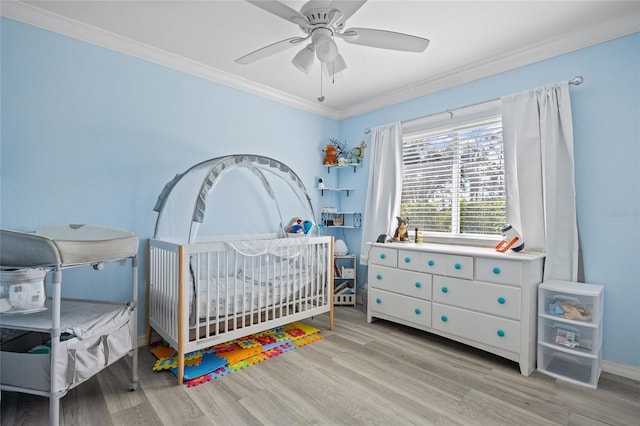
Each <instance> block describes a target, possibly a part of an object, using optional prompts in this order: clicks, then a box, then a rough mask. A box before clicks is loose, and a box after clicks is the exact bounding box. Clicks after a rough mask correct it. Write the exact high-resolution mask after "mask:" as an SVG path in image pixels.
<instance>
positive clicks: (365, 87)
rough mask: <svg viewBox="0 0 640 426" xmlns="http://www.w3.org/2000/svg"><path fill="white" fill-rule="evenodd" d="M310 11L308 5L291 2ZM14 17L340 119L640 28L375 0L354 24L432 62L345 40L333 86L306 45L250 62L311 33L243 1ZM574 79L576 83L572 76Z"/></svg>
mask: <svg viewBox="0 0 640 426" xmlns="http://www.w3.org/2000/svg"><path fill="white" fill-rule="evenodd" d="M283 3H285V4H286V5H288V6H289V7H291V8H293V9H296V10H299V9H300V7H301V6H302V5H303V4H304V3H305V1H302V0H296V1H284V2H283ZM1 8H2V9H1V11H2V15H4V16H7V17H10V18H13V19H16V20H19V21H23V22H27V23H30V24H33V25H36V26H40V27H43V28H46V29H49V30H53V31H56V32H59V33H62V34H66V35H70V36H72V37H76V38H79V39H83V40H86V41H89V42H92V43H95V44H98V45H102V46H104V47H107V48H110V49H114V50H118V51H122V52H124V53H126V54H130V55H135V56H138V57H141V58H143V59H145V60H150V61H153V62H157V63H161V64H163V65H167V66H170V67H172V68H176V69H179V70H182V71H186V72H189V73H191V74H194V75H198V76H201V77H204V78H208V79H211V80H214V81H218V82H221V83H223V84H227V85H230V86H232V87H237V88H240V89H242V90H247V91H250V92H252V93H257V94H259V95H260V96H265V97H269V98H273V99H276V100H278V101H280V102H284V103H286V104H289V105H293V106H295V107H298V108H302V109H305V110H308V111H312V112H314V113H317V114H320V115H323V116H326V117H330V118H333V119H344V118H348V117H351V116H354V115H357V114H361V113H364V112H368V111H371V110H374V109H378V108H381V107H383V106H386V105H390V104H393V103H397V102H401V101H404V100H407V99H411V98H414V97H417V96H422V95H425V94H428V93H432V92H434V91H437V90H442V89H444V88H447V87H452V86H455V85H458V84H461V83H464V82H467V81H472V80H475V79H478V78H482V77H485V76H488V75H492V74H495V73H498V72H502V71H506V70H509V69H513V68H516V67H519V66H522V65H526V64H529V63H532V62H536V61H539V60H542V59H546V58H549V57H553V56H556V55H560V54H563V53H567V52H570V51H574V50H577V49H580V48H583V47H587V46H591V45H593V44H596V43H600V42H603V41H607V40H610V39H613V38H616V37H620V36H623V35H627V34H631V33H634V32H638V31H640V2H639V1H453V0H449V1H382V0H369V1H368V2H367V3H366V4H365V5H364V6H362V8H361V9H360V10H358V11H357V12H356V13H355V14H354V15H353V16H352V17H351V18H349V19H348V21H347V23H346V26H345V27H346V28H349V27H365V28H375V29H383V30H390V31H396V32H403V33H408V34H412V35H417V36H420V37H424V38H428V39H429V40H430V41H431V43H430V45H429V47H428V48H427V49H426V51H425V52H423V53H419V54H418V53H406V52H396V51H389V50H383V49H376V48H371V47H365V46H357V45H353V44H347V43H345V42H343V41H342V40H337V41H336V43H337V44H338V48H339V51H340V53H341V54H342V56H343V57H344V59H345V61H346V62H347V65H348V68H347V69H346V70H345V71H343V72H342V73H340V74H338V75H337V76H336V78H335V81H334V82H332V81H330V80H327V79H326V77H325V80H324V81H323V95H324V96H325V100H324V102H322V103H319V102H318V101H317V98H318V97H319V96H320V66H319V65H317V64H316V66H314V69H313V70H312V71H311V73H310V74H309V75H306V74H303V73H301V72H300V71H298V70H297V69H296V68H294V67H293V65H292V64H291V59H292V58H293V56H294V55H295V54H296V53H297V51H298V50H300V48H301V47H302V46H303V45H304V44H303V45H300V47H295V48H293V49H289V50H287V51H285V52H281V53H278V54H276V55H274V56H271V57H269V58H266V59H263V60H260V61H257V62H254V63H251V64H248V65H239V64H236V63H235V62H234V60H235V59H237V58H238V57H240V56H243V55H245V54H247V53H249V52H251V51H254V50H256V49H258V48H261V47H263V46H266V45H268V44H271V43H274V42H277V41H280V40H283V39H285V38H289V37H294V36H302V35H303V33H302V31H301V30H300V28H298V27H297V26H296V25H294V24H292V23H290V22H288V21H286V20H284V19H282V18H280V17H277V16H274V15H272V14H270V13H268V12H266V11H264V10H262V9H260V8H258V7H256V6H254V5H252V4H249V3H247V2H245V1H242V0H232V1H211V0H209V1H206V0H204V1H203V0H200V1H167V0H164V1H152V0H144V1H113V0H111V1H95V0H74V1H55V0H48V1H5V0H3V1H2V4H1ZM571 77H573V76H567V78H571Z"/></svg>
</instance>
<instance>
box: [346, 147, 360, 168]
mask: <svg viewBox="0 0 640 426" xmlns="http://www.w3.org/2000/svg"><path fill="white" fill-rule="evenodd" d="M360 161H361V156H360V147H355V148H353V149H352V150H351V152H349V153H348V154H347V164H360Z"/></svg>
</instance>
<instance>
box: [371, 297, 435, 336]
mask: <svg viewBox="0 0 640 426" xmlns="http://www.w3.org/2000/svg"><path fill="white" fill-rule="evenodd" d="M368 308H369V310H370V311H371V314H372V316H374V317H375V316H376V315H375V313H376V312H378V313H381V314H386V315H390V316H393V317H395V318H398V319H401V320H404V321H409V322H412V323H415V324H418V325H420V326H422V327H431V302H429V301H427V300H421V299H416V298H414V297H408V296H403V295H401V294H397V293H391V292H388V291H384V290H378V289H376V288H372V289H371V290H369V305H368Z"/></svg>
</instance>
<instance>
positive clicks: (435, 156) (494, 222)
mask: <svg viewBox="0 0 640 426" xmlns="http://www.w3.org/2000/svg"><path fill="white" fill-rule="evenodd" d="M480 115H484V117H483V118H478V114H477V112H476V113H474V115H473V117H472V120H471V121H468V120H467V121H465V120H464V119H463V118H464V117H460V116H458V117H456V118H457V119H456V120H455V122H456V124H454V125H451V122H449V123H447V125H443V122H444V123H446V122H447V120H440V122H435V123H430V124H429V125H427V126H425V127H426V128H424V129H422V130H421V131H415V128H414V129H413V130H414V133H411V134H408V135H405V137H404V141H403V166H404V171H403V184H402V200H401V215H402V216H403V217H407V218H409V220H410V224H411V225H410V226H411V228H418V229H420V230H421V231H423V232H425V233H427V234H429V233H438V234H440V235H443V236H445V235H446V236H449V237H491V236H495V235H500V228H501V227H502V226H503V225H504V223H505V221H506V209H505V179H504V155H503V143H502V117H501V116H500V114H499V113H496V111H495V110H492V109H488V111H487V112H486V113H485V114H480Z"/></svg>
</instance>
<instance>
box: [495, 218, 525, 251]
mask: <svg viewBox="0 0 640 426" xmlns="http://www.w3.org/2000/svg"><path fill="white" fill-rule="evenodd" d="M500 232H502V241H500V242H499V243H498V244H496V250H497V251H499V252H500V253H504V252H506V251H507V250H509V249H511V250H513V251H521V250H522V249H524V240H523V239H522V237H521V236H520V233H519V232H518V231H517V230H516V229H515V228H514V227H513V226H511V225H509V224H508V223H507V224H506V225H504V226H503V227H502V228H501V229H500Z"/></svg>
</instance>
